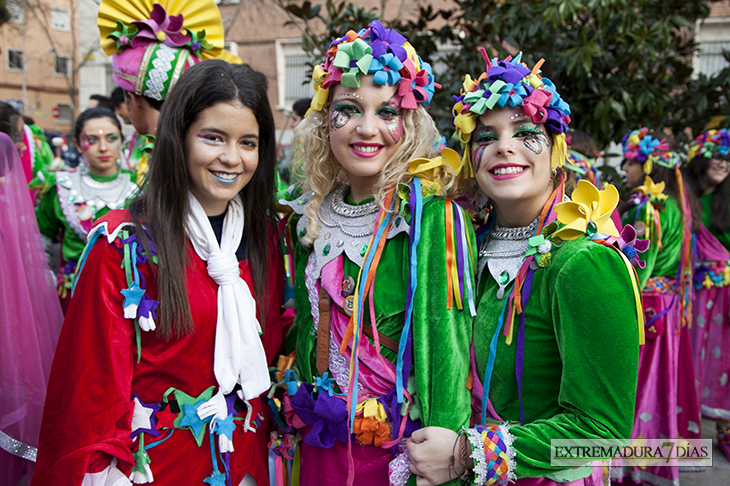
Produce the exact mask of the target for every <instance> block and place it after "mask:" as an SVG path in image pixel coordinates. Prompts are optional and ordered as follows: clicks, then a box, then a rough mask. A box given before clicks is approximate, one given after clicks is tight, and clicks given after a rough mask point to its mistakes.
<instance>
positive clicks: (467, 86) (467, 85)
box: [464, 74, 477, 93]
mask: <svg viewBox="0 0 730 486" xmlns="http://www.w3.org/2000/svg"><path fill="white" fill-rule="evenodd" d="M476 85H477V82H476V81H474V80H473V79H471V76H470V75H468V74H467V75H466V76H464V93H468V92H470V91H474V88H475V87H476Z"/></svg>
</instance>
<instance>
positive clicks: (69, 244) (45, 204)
mask: <svg viewBox="0 0 730 486" xmlns="http://www.w3.org/2000/svg"><path fill="white" fill-rule="evenodd" d="M61 174H63V172H59V173H58V174H57V178H58V177H59V176H61ZM89 175H90V176H91V178H92V179H93V180H94V181H97V182H102V183H103V182H111V181H114V180H115V179H116V178H117V177H123V178H126V179H128V180H129V181H132V182H133V180H134V174H133V173H132V172H129V171H126V170H120V171H119V172H118V173H116V174H114V175H112V176H97V175H94V174H91V173H89ZM61 177H63V176H61ZM125 182H126V181H125ZM125 186H126V187H127V188H133V185H132V184H125ZM126 205H127V203H125V204H124V207H126ZM114 209H117V208H114ZM109 210H110V208H108V207H107V206H104V207H102V208H100V209H98V210H97V211H96V212H95V213H94V214H93V216H92V218H91V220H92V221H91V222H93V221H96V219H97V218H100V217H101V216H104V215H105V214H106V213H108V212H109ZM36 219H37V220H38V229H39V230H40V232H41V234H42V235H43V236H45V237H47V238H49V239H51V240H55V239H56V238H58V235H59V234H62V239H61V257H62V258H63V261H64V262H67V261H69V260H73V261H78V259H79V257H80V256H81V252H82V251H83V250H84V247H85V246H86V236H85V235H84V236H83V237H82V236H81V235H79V234H78V233H77V232H76V231H74V229H73V228H72V227H71V224H70V223H69V221H68V218H67V217H66V215H65V214H64V211H63V208H62V207H61V202H60V200H59V195H58V187H57V186H56V185H53V186H51V187H49V188H48V190H47V191H46V193H45V194H44V195H43V197H42V198H41V201H40V204H39V205H38V207H37V208H36ZM90 226H91V225H89V228H90ZM87 232H88V231H87Z"/></svg>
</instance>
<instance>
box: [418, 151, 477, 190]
mask: <svg viewBox="0 0 730 486" xmlns="http://www.w3.org/2000/svg"><path fill="white" fill-rule="evenodd" d="M444 166H449V167H451V168H452V169H453V170H454V173H455V174H456V175H457V176H459V175H461V176H462V177H470V171H469V167H467V169H466V170H463V169H464V165H463V163H462V158H461V157H460V156H459V154H457V153H456V152H455V151H454V150H451V149H450V148H448V147H447V148H445V149H444V150H443V151H442V152H441V154H440V155H438V156H436V157H434V158H432V159H427V158H425V157H421V158H418V159H413V160H411V161H409V162H408V171H409V173H410V174H413V175H418V176H419V177H420V178H421V179H423V180H425V181H428V182H430V183H432V184H436V185H438V183H439V181H438V174H439V169H440V168H441V167H444ZM439 189H440V187H439Z"/></svg>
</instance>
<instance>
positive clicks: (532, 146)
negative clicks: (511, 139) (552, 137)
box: [517, 125, 548, 154]
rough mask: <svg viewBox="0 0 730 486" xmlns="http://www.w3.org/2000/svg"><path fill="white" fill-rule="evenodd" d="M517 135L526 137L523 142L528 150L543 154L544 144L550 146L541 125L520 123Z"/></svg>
mask: <svg viewBox="0 0 730 486" xmlns="http://www.w3.org/2000/svg"><path fill="white" fill-rule="evenodd" d="M517 135H521V136H523V137H524V139H523V141H522V143H524V144H525V147H527V149H528V150H532V151H533V152H534V153H536V154H541V153H542V149H543V145H544V146H545V148H547V147H548V142H547V137H546V136H545V132H544V131H543V130H542V128H541V127H539V126H536V125H520V126H519V127H517Z"/></svg>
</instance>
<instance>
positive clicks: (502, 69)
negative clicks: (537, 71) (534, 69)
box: [487, 61, 530, 84]
mask: <svg viewBox="0 0 730 486" xmlns="http://www.w3.org/2000/svg"><path fill="white" fill-rule="evenodd" d="M528 74H530V70H529V69H527V68H526V67H525V66H523V65H522V64H512V63H509V62H507V61H499V64H497V65H496V66H492V67H490V68H489V72H488V73H487V76H488V77H487V80H488V81H489V82H490V83H494V82H495V81H497V80H499V79H501V80H502V81H504V82H505V83H509V84H515V83H518V82H519V81H520V80H521V79H522V78H524V77H525V76H527V75H528Z"/></svg>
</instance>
